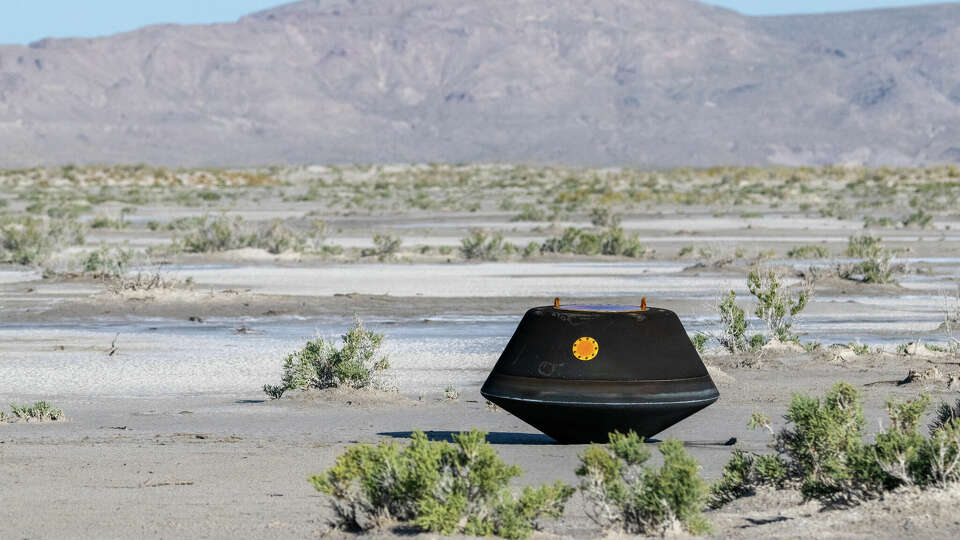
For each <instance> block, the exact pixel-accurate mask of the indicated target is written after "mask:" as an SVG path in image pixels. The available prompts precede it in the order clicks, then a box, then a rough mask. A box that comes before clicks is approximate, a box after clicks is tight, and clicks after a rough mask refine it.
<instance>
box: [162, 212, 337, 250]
mask: <svg viewBox="0 0 960 540" xmlns="http://www.w3.org/2000/svg"><path fill="white" fill-rule="evenodd" d="M171 227H173V229H174V230H176V231H179V232H181V233H182V236H177V237H175V239H174V246H175V250H176V248H179V249H182V250H183V251H186V252H187V253H213V252H218V251H228V250H232V249H241V248H260V249H264V250H266V251H267V252H269V253H273V254H280V253H284V252H287V251H297V252H303V251H308V250H313V251H316V250H318V249H320V248H321V246H322V244H323V240H324V238H325V236H326V223H325V222H324V221H322V220H314V221H313V223H312V224H311V226H310V229H309V230H307V231H299V230H297V229H295V228H293V227H292V226H290V225H289V224H288V223H286V222H284V221H282V220H279V219H275V220H273V221H270V222H268V223H265V224H259V225H258V224H256V223H251V222H247V221H245V220H244V219H243V218H241V217H239V216H235V217H232V218H231V217H229V216H227V215H221V216H218V217H216V218H210V217H209V216H203V217H200V218H181V221H178V222H175V223H172V224H171Z"/></svg>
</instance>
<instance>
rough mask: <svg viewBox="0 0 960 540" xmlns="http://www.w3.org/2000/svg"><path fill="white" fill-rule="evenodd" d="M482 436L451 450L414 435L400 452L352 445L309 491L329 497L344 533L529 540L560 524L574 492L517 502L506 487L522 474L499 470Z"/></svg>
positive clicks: (527, 493) (550, 489)
mask: <svg viewBox="0 0 960 540" xmlns="http://www.w3.org/2000/svg"><path fill="white" fill-rule="evenodd" d="M486 435H487V434H486V433H485V432H482V431H477V430H473V431H470V432H468V433H459V434H455V435H453V437H452V438H453V443H452V444H451V443H449V442H446V441H431V440H429V439H428V438H427V436H426V435H425V434H424V433H423V432H419V431H418V432H415V433H413V435H412V437H411V439H412V440H411V442H410V444H409V445H405V446H404V445H400V444H398V443H395V442H394V443H386V442H385V443H380V444H379V445H377V446H372V445H368V444H357V445H354V446H351V447H350V448H348V449H347V451H346V452H345V453H344V454H343V455H341V456H340V457H339V458H337V461H336V464H335V465H334V466H333V468H331V469H329V470H328V471H326V472H324V473H322V474H318V475H315V476H311V477H310V483H311V484H313V486H314V487H315V488H316V489H317V490H318V491H320V492H322V493H324V494H326V495H329V496H331V497H332V500H331V503H332V506H333V510H334V514H335V515H336V520H335V522H334V523H333V524H334V525H335V526H337V527H339V528H342V529H346V530H352V531H366V530H371V529H379V528H384V527H388V526H390V525H392V524H394V523H395V522H402V523H407V524H410V525H413V526H415V527H417V528H419V529H421V530H423V531H427V532H434V533H440V534H454V533H459V534H468V535H473V536H489V535H497V536H502V537H504V538H509V539H514V540H517V539H522V538H526V537H527V536H529V535H530V533H531V531H533V530H534V529H535V528H536V527H537V520H538V519H539V518H541V517H559V516H560V515H561V514H562V513H563V510H564V505H565V503H566V501H567V499H569V498H570V496H571V495H572V494H573V491H574V490H573V488H571V487H569V486H566V485H564V484H563V483H561V482H557V483H556V484H553V485H547V486H541V487H539V488H531V487H526V488H524V489H523V490H522V491H521V493H520V495H519V497H517V496H514V495H513V493H511V491H510V489H509V483H510V480H511V479H512V478H515V477H517V476H520V474H521V471H520V468H519V467H516V466H511V465H507V464H506V463H504V462H503V461H502V460H501V459H500V457H499V455H497V452H496V450H494V449H493V447H492V446H491V445H490V444H489V443H488V442H487V441H486Z"/></svg>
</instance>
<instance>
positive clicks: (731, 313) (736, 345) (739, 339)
mask: <svg viewBox="0 0 960 540" xmlns="http://www.w3.org/2000/svg"><path fill="white" fill-rule="evenodd" d="M717 311H719V312H720V335H719V336H718V337H717V340H718V341H719V342H720V345H723V347H724V348H725V349H727V351H729V352H730V353H731V354H736V353H738V352H742V351H745V350H746V349H747V338H746V334H747V318H746V313H745V312H744V311H743V308H741V307H740V306H738V305H737V293H735V292H734V291H730V294H728V295H727V296H726V297H721V298H720V299H718V300H717Z"/></svg>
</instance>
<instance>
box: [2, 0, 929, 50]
mask: <svg viewBox="0 0 960 540" xmlns="http://www.w3.org/2000/svg"><path fill="white" fill-rule="evenodd" d="M378 1H389V0H378ZM451 1H452V0H451ZM466 1H469V0H466ZM664 1H665V2H669V1H671V0H664ZM709 2H710V3H711V4H717V5H722V6H725V7H729V8H733V9H736V10H739V11H742V12H744V13H750V14H773V13H798V12H816V11H838V10H847V9H864V8H876V7H894V6H905V5H911V4H925V3H930V2H929V1H924V0H709ZM282 3H284V2H283V1H282V0H281V1H278V0H0V43H29V42H31V41H35V40H37V39H40V38H43V37H69V36H101V35H105V34H113V33H116V32H124V31H127V30H132V29H134V28H138V27H140V26H144V25H147V24H155V23H165V22H175V23H207V22H218V21H232V20H236V19H237V18H239V17H240V16H241V15H245V14H247V13H250V12H252V11H257V10H260V9H265V8H268V7H271V6H274V5H278V4H282Z"/></svg>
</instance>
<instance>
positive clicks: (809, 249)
mask: <svg viewBox="0 0 960 540" xmlns="http://www.w3.org/2000/svg"><path fill="white" fill-rule="evenodd" d="M787 257H788V258H791V259H826V258H828V257H830V250H829V249H827V248H826V247H824V246H814V245H810V244H808V245H805V246H796V247H793V248H790V250H789V251H787Z"/></svg>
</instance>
